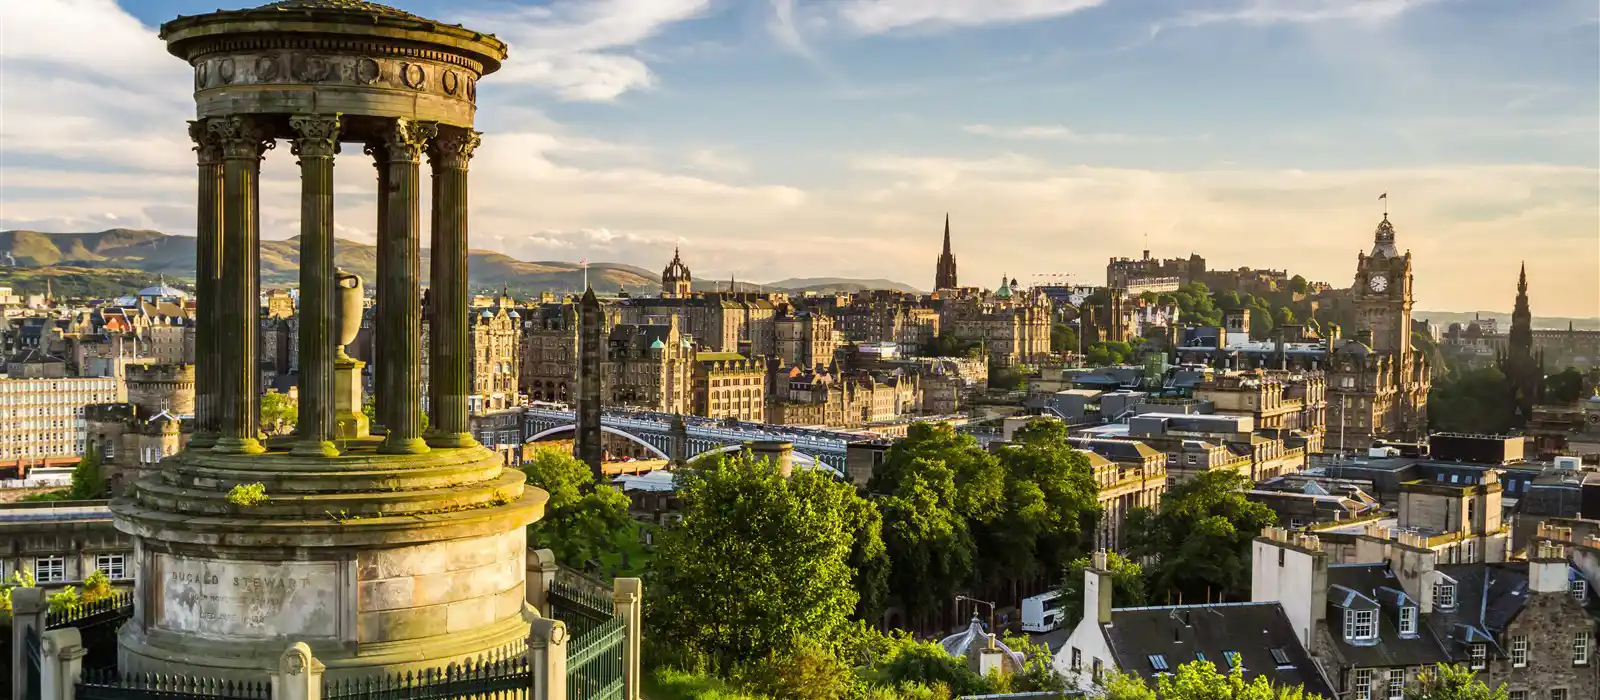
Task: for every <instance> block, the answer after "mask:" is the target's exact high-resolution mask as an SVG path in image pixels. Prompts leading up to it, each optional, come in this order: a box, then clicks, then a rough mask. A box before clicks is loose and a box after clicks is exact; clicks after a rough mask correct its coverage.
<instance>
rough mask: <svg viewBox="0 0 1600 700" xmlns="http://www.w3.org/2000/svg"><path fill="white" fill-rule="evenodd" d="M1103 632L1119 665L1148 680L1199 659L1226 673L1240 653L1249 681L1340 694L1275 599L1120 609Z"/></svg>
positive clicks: (1307, 692) (1331, 695)
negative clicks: (1324, 676) (1279, 657)
mask: <svg viewBox="0 0 1600 700" xmlns="http://www.w3.org/2000/svg"><path fill="white" fill-rule="evenodd" d="M1100 631H1101V633H1102V634H1103V635H1105V639H1106V643H1107V644H1108V645H1109V646H1110V647H1111V655H1112V657H1113V658H1114V660H1115V661H1116V664H1117V666H1118V667H1119V668H1121V669H1122V670H1123V671H1124V672H1130V673H1137V674H1139V676H1140V677H1142V678H1144V679H1145V680H1146V681H1153V680H1154V679H1155V677H1156V676H1157V675H1159V674H1161V673H1163V672H1170V671H1172V670H1176V669H1177V667H1179V666H1182V665H1183V664H1186V663H1190V662H1192V661H1199V660H1205V661H1210V662H1212V663H1213V664H1214V665H1216V667H1217V669H1218V670H1219V671H1226V670H1227V669H1228V668H1229V661H1228V659H1229V658H1230V657H1231V656H1233V655H1237V657H1238V658H1239V660H1240V663H1241V664H1242V665H1243V667H1244V677H1245V680H1250V679H1252V678H1255V677H1257V676H1266V677H1267V680H1269V681H1271V682H1272V683H1273V684H1274V685H1280V686H1304V688H1305V690H1306V694H1307V697H1308V698H1309V697H1311V696H1312V695H1321V696H1322V697H1324V698H1333V697H1335V696H1334V694H1333V692H1332V691H1331V690H1330V689H1329V688H1328V687H1327V685H1326V684H1325V683H1324V682H1323V679H1322V674H1321V673H1319V672H1318V671H1317V668H1316V665H1315V663H1314V662H1312V660H1311V655H1310V654H1308V653H1307V652H1306V649H1305V647H1304V646H1302V645H1301V644H1300V639H1299V637H1296V636H1295V633H1294V626H1293V625H1291V624H1289V616H1288V615H1286V614H1284V612H1283V606H1282V605H1280V604H1278V603H1276V602H1271V603H1212V604H1208V605H1176V606H1161V607H1143V608H1119V609H1115V610H1112V611H1111V624H1109V625H1101V626H1100ZM1274 650H1277V651H1278V653H1280V654H1282V655H1283V657H1284V659H1285V661H1286V663H1282V664H1280V663H1279V662H1278V660H1277V656H1275V654H1274ZM1158 656H1159V659H1156V658H1153V657H1158ZM1163 665H1164V666H1165V668H1158V666H1163Z"/></svg>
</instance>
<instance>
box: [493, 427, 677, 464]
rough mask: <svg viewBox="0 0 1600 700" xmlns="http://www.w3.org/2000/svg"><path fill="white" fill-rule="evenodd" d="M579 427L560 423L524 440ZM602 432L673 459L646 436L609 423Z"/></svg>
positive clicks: (539, 438)
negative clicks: (614, 426) (619, 428)
mask: <svg viewBox="0 0 1600 700" xmlns="http://www.w3.org/2000/svg"><path fill="white" fill-rule="evenodd" d="M577 429H578V426H577V425H558V426H556V427H554V428H550V429H549V430H544V431H541V432H538V433H535V434H533V435H532V436H530V437H529V438H528V439H526V440H523V441H522V442H523V443H530V442H538V441H540V440H543V439H545V438H547V437H550V436H551V435H558V434H560V433H571V432H575V431H576V430H577ZM600 432H603V433H609V434H611V435H616V436H618V437H622V438H626V439H628V440H630V441H632V442H634V443H637V444H640V445H643V446H644V448H645V449H647V450H649V451H650V454H653V455H655V456H656V458H658V459H664V460H667V461H669V462H670V461H672V457H671V456H669V455H667V453H665V452H662V451H661V448H659V447H656V446H655V445H652V444H650V443H649V442H648V441H646V440H645V439H644V438H641V437H639V436H638V435H634V434H633V433H630V432H626V431H623V430H618V429H616V428H613V427H611V426H609V425H602V426H600Z"/></svg>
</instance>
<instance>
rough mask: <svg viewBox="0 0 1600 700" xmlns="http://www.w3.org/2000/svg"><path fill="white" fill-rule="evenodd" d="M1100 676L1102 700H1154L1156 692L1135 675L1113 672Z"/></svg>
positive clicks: (1103, 672)
mask: <svg viewBox="0 0 1600 700" xmlns="http://www.w3.org/2000/svg"><path fill="white" fill-rule="evenodd" d="M1181 668H1182V667H1180V669H1181ZM1101 674H1102V675H1101V677H1100V692H1101V695H1100V697H1101V698H1103V700H1156V691H1155V690H1153V689H1151V687H1150V686H1149V685H1146V684H1145V682H1144V679H1143V678H1140V677H1139V676H1138V675H1137V674H1134V673H1121V672H1118V671H1115V670H1108V671H1101Z"/></svg>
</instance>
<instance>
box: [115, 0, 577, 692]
mask: <svg viewBox="0 0 1600 700" xmlns="http://www.w3.org/2000/svg"><path fill="white" fill-rule="evenodd" d="M161 38H162V39H164V40H165V41H166V42H167V48H168V50H169V51H170V52H171V53H172V54H173V55H175V56H177V57H179V58H182V59H184V60H185V61H187V62H189V64H190V65H192V66H193V67H194V90H195V92H194V95H195V104H196V112H197V119H196V120H195V121H193V122H190V124H189V132H190V135H191V136H192V138H193V140H194V142H195V151H196V153H197V154H198V158H197V160H198V165H199V176H200V177H199V198H198V204H199V206H198V225H197V235H198V239H199V240H198V242H197V246H196V247H197V257H198V261H197V286H198V288H199V290H198V291H199V304H200V306H199V314H198V316H199V317H198V324H197V325H198V329H197V331H198V332H197V346H198V347H197V353H196V354H197V363H196V364H197V367H196V384H197V387H196V392H197V401H196V414H197V415H196V423H197V426H196V427H197V436H196V439H195V440H194V441H192V442H190V443H189V445H188V448H187V449H186V450H185V451H183V452H182V453H180V454H178V455H176V456H174V457H172V458H169V460H168V461H167V462H166V463H164V464H163V465H162V468H161V470H160V472H159V473H157V474H155V475H152V476H149V477H147V478H144V479H142V480H140V481H138V482H137V483H136V484H135V485H134V486H133V487H132V488H130V489H129V491H128V492H127V495H125V496H123V497H121V498H118V499H116V500H114V501H113V502H112V505H111V509H112V511H113V513H114V514H115V517H116V524H117V527H118V529H120V530H122V531H124V532H126V533H128V534H130V535H132V536H133V537H134V538H135V541H136V551H137V562H138V563H137V566H138V574H137V577H136V579H137V591H136V603H135V611H134V616H133V618H132V620H130V622H129V623H128V624H126V625H125V626H124V627H123V628H122V629H121V631H120V639H119V649H120V653H119V656H120V658H119V662H120V663H119V666H120V668H121V670H123V671H124V672H140V671H145V672H158V673H182V674H186V675H190V676H207V677H222V678H233V679H250V680H261V679H264V678H265V677H266V676H267V675H268V674H269V673H271V672H272V671H273V669H275V668H277V666H278V664H279V662H280V658H281V657H282V655H283V654H284V650H285V649H286V648H288V647H289V645H290V644H292V643H304V644H305V645H307V646H306V648H307V649H309V650H310V651H311V652H312V653H314V654H315V656H316V658H317V659H318V660H319V661H321V662H322V663H324V664H326V674H327V677H328V678H329V679H334V680H337V679H340V678H360V677H366V676H371V675H375V674H378V673H384V672H393V671H398V670H406V669H421V668H439V667H443V666H446V665H448V664H450V663H451V662H455V661H459V660H462V659H465V658H469V657H472V658H476V657H477V656H478V655H480V654H485V653H493V652H495V651H498V650H503V649H507V648H508V647H515V646H516V645H518V644H520V643H521V642H522V641H523V640H524V639H525V637H526V636H527V634H528V629H529V623H528V620H527V618H526V617H525V613H524V603H523V600H524V592H523V576H524V572H525V570H526V567H525V558H526V554H525V552H526V542H525V526H526V525H527V524H528V523H530V522H533V521H534V520H537V519H538V518H539V517H540V516H541V515H542V514H543V509H544V503H545V501H546V499H547V496H546V494H545V493H544V492H543V491H540V490H538V489H534V488H530V487H525V486H524V483H523V481H524V479H523V475H522V474H521V473H519V472H516V471H513V470H507V469H503V468H502V467H501V460H500V458H499V457H498V456H497V455H496V454H495V453H494V452H491V451H489V450H487V449H484V448H483V447H482V446H480V445H478V444H477V443H476V442H475V441H474V440H473V439H472V437H471V435H470V434H469V433H468V430H467V407H466V397H467V382H468V371H469V367H468V364H467V363H468V362H469V361H470V356H469V354H468V352H467V348H468V345H467V343H468V337H467V329H468V325H467V322H466V317H465V314H466V313H467V296H466V291H467V257H466V249H467V248H466V245H467V165H468V160H469V159H470V158H471V156H472V154H473V152H474V150H475V149H476V148H477V146H478V143H479V137H478V133H477V132H476V131H473V129H472V125H473V115H474V111H475V105H474V102H475V99H476V96H477V82H478V80H479V79H480V78H482V77H483V76H485V75H488V74H489V73H492V72H494V71H495V70H496V69H498V68H499V67H500V63H501V61H502V60H504V59H505V56H506V46H505V44H504V43H502V42H501V41H499V40H498V39H495V38H494V37H493V36H490V35H486V34H482V33H479V32H474V31H471V30H468V29H464V28H462V27H460V26H452V25H446V24H441V23H438V22H434V21H431V20H427V19H424V18H421V17H418V16H415V15H411V14H408V13H405V12H401V11H399V10H395V9H392V8H388V7H383V6H381V5H376V4H373V3H370V2H365V1H363V0H283V1H281V2H274V3H271V4H268V5H264V6H261V7H257V8H253V9H246V10H233V11H222V10H219V11H217V12H213V13H209V14H204V15H198V16H192V17H179V18H178V19H175V20H173V21H171V22H168V23H166V24H165V25H163V26H162V27H161ZM278 139H283V140H285V141H287V142H288V144H289V146H290V149H289V150H290V152H291V153H292V154H293V155H294V156H296V157H297V159H298V164H299V167H300V173H301V231H300V235H301V238H300V242H301V251H300V253H301V257H300V261H301V266H300V294H301V297H300V298H301V326H300V328H301V331H300V346H299V348H298V352H299V362H300V371H301V374H300V394H299V401H300V407H299V408H300V411H299V422H298V425H297V426H296V430H295V434H294V435H293V436H291V437H288V438H284V439H282V440H276V439H274V440H263V439H262V438H261V435H260V430H259V428H258V422H259V418H258V411H259V405H258V400H259V394H260V390H259V387H258V386H257V383H258V377H257V372H256V371H255V368H256V362H257V348H256V332H255V324H256V317H257V308H256V307H257V299H258V294H259V279H258V270H257V267H256V265H257V263H256V260H257V254H258V247H259V243H260V242H259V231H258V230H257V225H258V223H257V222H258V219H259V214H258V211H257V191H258V187H259V183H258V177H259V174H260V165H261V160H262V157H263V156H264V155H265V154H266V152H267V150H268V149H270V148H272V147H273V145H274V144H275V143H276V141H277V140H278ZM345 143H356V144H360V145H362V146H363V151H364V152H365V153H366V154H367V156H369V157H370V160H368V161H367V162H370V163H372V164H373V165H375V166H376V167H377V173H376V175H377V178H376V180H377V182H376V184H377V192H378V212H377V217H376V219H377V223H378V228H377V230H378V234H377V237H378V265H377V277H376V279H375V280H374V282H375V284H376V287H377V292H378V295H379V302H378V308H377V315H376V323H377V325H378V328H379V330H380V331H381V334H382V337H383V345H384V352H383V356H382V360H381V362H380V363H379V364H378V365H377V367H375V369H376V370H377V371H378V374H379V383H380V386H382V387H383V391H382V393H381V395H380V396H379V397H378V401H377V404H376V407H375V409H376V412H377V415H378V416H379V417H380V421H379V422H380V423H382V424H383V425H384V426H385V427H386V429H387V430H386V432H385V435H384V436H383V437H382V438H376V437H370V436H368V435H367V434H366V430H365V426H364V425H361V424H360V423H361V422H360V421H355V420H354V419H352V418H351V416H350V414H351V413H359V412H360V408H361V401H360V398H361V396H360V391H361V389H360V382H359V380H358V376H359V375H358V373H359V371H360V367H359V365H357V364H355V363H354V361H353V360H349V359H348V358H346V357H344V356H343V353H342V352H340V349H339V345H340V341H347V340H348V339H349V336H350V333H349V331H350V327H349V326H348V325H347V324H349V323H350V322H351V318H352V316H353V315H352V313H351V310H350V309H351V305H352V303H353V304H354V305H355V308H356V311H357V312H359V307H360V295H361V291H360V289H361V284H360V281H359V280H355V279H352V278H351V277H350V276H341V275H338V274H336V271H335V269H334V266H333V245H334V240H333V180H332V174H333V165H334V161H335V156H336V155H337V154H338V153H339V152H340V150H341V145H342V144H345ZM424 156H426V158H427V160H428V162H429V164H430V165H431V170H432V182H431V187H427V188H424V186H423V183H422V178H421V175H420V173H419V168H420V165H421V162H422V160H423V158H424ZM423 191H431V192H432V196H433V203H432V204H433V206H432V211H433V217H432V220H431V222H430V223H431V227H430V236H431V239H432V240H431V244H432V250H433V264H432V266H431V268H430V270H429V273H430V275H431V279H430V286H431V287H432V289H433V290H434V291H433V293H434V295H435V298H436V299H437V300H438V302H439V303H437V304H436V305H435V310H434V311H433V312H432V313H433V316H432V318H431V325H432V334H431V335H432V340H431V342H430V347H429V348H428V350H427V351H428V352H429V353H430V356H429V361H430V363H431V367H432V384H433V386H434V389H433V391H434V395H433V401H432V402H431V404H430V408H431V411H432V414H431V415H430V418H431V421H430V423H431V425H432V428H431V429H430V430H429V431H428V432H426V433H424V431H423V430H422V410H421V407H422V400H421V399H422V397H421V391H422V382H421V381H420V377H421V357H422V355H421V353H422V352H423V348H422V347H421V346H422V333H421V332H420V324H421V314H422V308H421V305H420V303H419V298H420V296H421V294H420V285H421V274H422V271H421V269H420V267H421V266H420V262H419V259H420V258H419V254H420V250H419V248H420V243H421V240H420V237H421V232H422V222H421V221H419V218H420V217H419V213H418V209H419V201H420V193H421V192H423ZM352 290H354V291H352ZM352 297H353V300H352ZM341 301H342V302H343V303H342V304H340V303H339V302H341ZM340 305H342V306H343V307H344V314H343V318H342V319H341V320H339V321H336V318H335V311H336V308H337V306H340ZM354 317H355V318H359V313H356V314H354ZM336 322H337V323H340V325H339V326H338V327H336V326H335V323H336ZM352 371H353V372H354V373H356V374H352ZM341 376H342V377H343V378H344V381H343V382H341V381H340V380H339V378H340V377H341ZM353 377H355V378H353ZM336 426H340V427H338V428H336Z"/></svg>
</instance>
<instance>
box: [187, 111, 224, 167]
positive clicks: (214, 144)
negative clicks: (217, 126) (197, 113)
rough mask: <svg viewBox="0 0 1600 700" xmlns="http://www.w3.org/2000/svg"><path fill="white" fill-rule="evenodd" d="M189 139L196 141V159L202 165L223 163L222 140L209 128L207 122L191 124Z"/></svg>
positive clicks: (202, 120)
mask: <svg viewBox="0 0 1600 700" xmlns="http://www.w3.org/2000/svg"><path fill="white" fill-rule="evenodd" d="M189 138H190V140H192V141H194V152H195V159H196V160H197V161H199V164H200V165H217V164H219V163H221V162H222V139H220V138H218V136H217V134H216V133H215V132H213V131H211V129H209V128H207V125H206V120H204V119H196V120H194V121H191V122H189Z"/></svg>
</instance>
